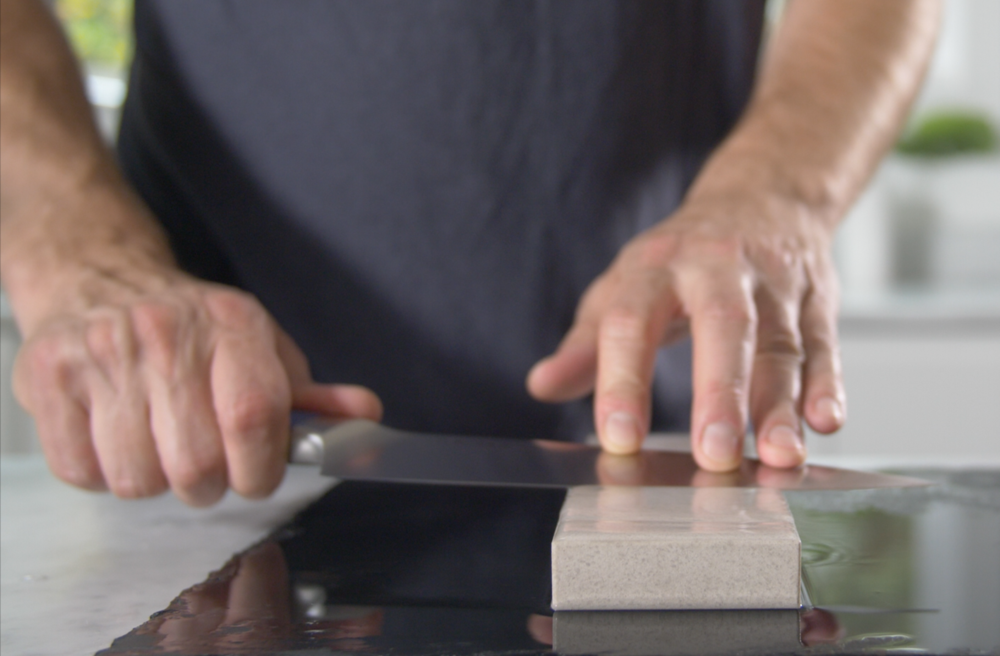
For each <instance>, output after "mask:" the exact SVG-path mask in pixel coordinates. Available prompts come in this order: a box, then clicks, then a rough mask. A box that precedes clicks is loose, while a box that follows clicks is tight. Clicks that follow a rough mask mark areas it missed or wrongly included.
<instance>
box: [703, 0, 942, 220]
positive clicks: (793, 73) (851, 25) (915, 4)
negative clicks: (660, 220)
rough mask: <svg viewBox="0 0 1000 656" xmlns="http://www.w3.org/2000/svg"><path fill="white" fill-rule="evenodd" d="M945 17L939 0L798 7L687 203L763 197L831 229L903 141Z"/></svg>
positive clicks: (843, 1)
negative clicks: (796, 207) (751, 194)
mask: <svg viewBox="0 0 1000 656" xmlns="http://www.w3.org/2000/svg"><path fill="white" fill-rule="evenodd" d="M939 13H940V5H939V3H938V2H937V0H880V1H878V2H872V1H870V0H792V2H790V4H789V6H788V9H787V11H786V14H785V17H784V20H783V22H782V25H781V27H780V29H779V31H778V33H777V34H776V35H775V39H774V41H773V42H772V43H771V44H770V48H769V50H768V52H767V54H766V59H765V61H764V65H763V68H762V71H761V76H760V80H759V82H758V84H757V88H756V90H755V93H754V96H753V98H752V100H751V103H750V106H749V108H748V109H747V112H746V114H745V116H744V118H743V120H742V121H741V123H740V125H739V126H738V127H737V129H736V130H734V132H733V134H732V135H731V136H730V138H729V139H728V140H727V141H726V142H725V143H724V144H723V145H722V146H721V147H720V148H719V149H718V151H717V152H716V153H715V154H714V155H713V157H712V158H711V160H710V161H709V163H708V164H707V165H706V166H705V168H704V169H703V171H702V174H701V175H700V176H699V179H698V180H697V181H696V183H695V185H694V187H693V188H692V191H691V195H690V197H691V198H698V197H699V196H701V195H713V194H727V193H733V192H734V191H736V190H740V189H747V188H754V189H761V190H765V191H767V192H774V193H776V194H778V195H779V196H781V197H782V198H784V199H789V200H791V201H792V202H794V203H797V204H801V205H802V206H803V207H805V208H806V209H807V210H808V211H809V212H810V214H811V215H812V216H813V217H816V218H818V219H819V220H821V221H823V222H825V223H826V224H827V225H828V226H829V227H831V229H832V227H833V226H834V225H835V224H836V222H837V221H839V219H840V218H841V216H842V215H843V214H844V212H845V211H846V210H847V208H848V207H849V206H850V204H851V203H852V202H853V201H854V199H855V198H856V196H857V195H858V193H860V190H861V189H862V188H863V187H864V184H865V182H866V181H867V180H868V178H869V176H870V175H871V173H872V171H873V170H874V168H875V166H876V165H877V163H878V161H879V160H880V159H881V157H882V156H883V155H884V154H885V152H886V150H887V149H888V148H889V147H890V146H891V144H892V143H893V141H894V139H895V138H896V135H897V134H898V132H899V129H900V127H901V125H902V122H903V120H904V119H905V116H906V112H907V109H908V108H909V106H910V104H911V102H912V100H913V98H914V97H915V95H916V93H917V91H918V90H919V86H920V82H921V80H922V78H923V75H924V72H925V70H926V68H927V64H928V61H929V59H930V55H931V52H932V50H933V44H934V39H935V36H936V33H937V27H938V22H939ZM737 193H739V192H738V191H737Z"/></svg>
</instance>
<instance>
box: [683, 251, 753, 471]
mask: <svg viewBox="0 0 1000 656" xmlns="http://www.w3.org/2000/svg"><path fill="white" fill-rule="evenodd" d="M751 285H752V280H751V278H750V276H749V274H747V273H746V272H745V271H743V270H738V269H737V270H734V269H732V267H730V266H719V267H717V268H716V269H715V270H714V271H712V270H708V271H703V272H702V275H699V276H692V277H691V278H690V279H684V278H682V280H681V288H682V290H683V293H682V295H683V296H684V297H685V298H687V299H690V302H689V303H688V304H687V305H688V307H689V314H690V316H691V335H692V358H693V366H692V368H693V387H694V404H693V408H692V420H691V429H692V430H691V435H692V452H693V454H694V457H695V460H696V461H697V462H698V464H699V466H701V467H702V468H704V469H707V470H709V471H715V472H724V471H731V470H733V469H736V468H737V467H738V466H739V464H740V460H741V459H742V453H743V433H744V429H745V427H746V424H747V411H748V408H747V395H748V388H749V380H750V370H751V360H752V357H753V351H754V345H755V343H756V326H757V316H756V310H755V308H754V305H753V303H752V302H751V298H752V294H751V288H752V287H751Z"/></svg>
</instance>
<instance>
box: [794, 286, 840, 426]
mask: <svg viewBox="0 0 1000 656" xmlns="http://www.w3.org/2000/svg"><path fill="white" fill-rule="evenodd" d="M836 307H837V303H836V300H835V298H833V297H832V295H831V294H830V293H828V292H824V291H822V290H820V289H816V288H814V289H813V290H812V291H811V292H810V293H809V294H808V295H807V296H806V298H805V301H804V302H803V306H802V338H803V347H804V349H805V355H806V364H805V391H804V397H803V398H804V403H803V406H804V407H803V410H804V412H803V414H804V415H805V417H806V421H807V422H808V423H809V425H810V426H811V427H812V428H813V430H815V431H816V432H818V433H824V434H826V433H833V432H834V431H836V430H839V429H840V427H841V426H843V425H844V421H845V419H846V417H847V411H846V407H847V404H846V395H845V393H844V379H843V375H842V373H841V364H840V349H839V347H838V346H837V344H838V342H837V311H836Z"/></svg>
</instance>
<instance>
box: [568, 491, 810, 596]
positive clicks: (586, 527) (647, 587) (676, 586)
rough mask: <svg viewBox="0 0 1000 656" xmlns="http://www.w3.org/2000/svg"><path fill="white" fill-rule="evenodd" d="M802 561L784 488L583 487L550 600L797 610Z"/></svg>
mask: <svg viewBox="0 0 1000 656" xmlns="http://www.w3.org/2000/svg"><path fill="white" fill-rule="evenodd" d="M800 559H801V542H800V540H799V535H798V533H797V532H796V530H795V523H794V521H793V519H792V514H791V512H790V511H789V509H788V504H787V503H786V502H785V499H784V497H783V496H782V494H781V492H779V491H778V490H771V489H761V488H721V487H715V488H690V487H604V486H583V487H576V488H571V489H570V490H569V492H568V494H567V495H566V501H565V503H564V504H563V508H562V512H561V514H560V516H559V524H558V526H557V527H556V531H555V535H554V536H553V539H552V608H553V609H554V610H558V611H565V610H670V609H765V608H769V609H780V608H798V607H799V590H800V584H799V572H800Z"/></svg>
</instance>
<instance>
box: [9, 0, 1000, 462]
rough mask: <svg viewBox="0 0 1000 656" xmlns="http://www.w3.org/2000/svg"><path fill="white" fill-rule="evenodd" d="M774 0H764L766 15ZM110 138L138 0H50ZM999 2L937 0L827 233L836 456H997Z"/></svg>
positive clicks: (773, 22) (25, 446)
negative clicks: (916, 86) (841, 418)
mask: <svg viewBox="0 0 1000 656" xmlns="http://www.w3.org/2000/svg"><path fill="white" fill-rule="evenodd" d="M783 5H784V3H783V2H781V1H779V0H771V2H770V4H769V8H768V21H769V28H770V29H774V28H775V27H777V26H778V24H779V22H780V15H781V10H782V7H783ZM53 7H54V9H55V10H56V12H57V13H58V15H59V17H60V18H61V19H62V21H63V23H64V25H65V27H66V30H67V33H68V34H69V37H70V40H71V42H72V44H73V46H74V48H75V49H76V50H77V52H78V54H79V55H80V57H81V59H82V60H83V62H84V66H83V69H84V70H83V73H84V76H85V80H86V88H87V93H88V95H89V97H90V100H91V102H92V104H93V105H94V111H95V117H96V119H97V121H98V124H99V126H100V128H101V130H102V132H103V133H104V134H105V136H106V137H107V138H108V139H109V141H110V140H112V139H113V135H114V133H115V131H116V126H117V119H118V109H119V107H120V106H121V103H122V101H123V99H124V97H125V92H126V77H127V67H128V61H129V58H130V52H131V40H130V39H131V36H130V32H131V29H130V21H131V10H132V0H56V2H54V3H53ZM997 71H1000V2H996V1H995V0H945V17H944V28H943V31H942V34H941V37H940V39H939V43H938V47H937V51H936V54H935V58H934V61H933V65H932V67H931V70H930V73H929V75H928V78H927V81H926V84H925V87H924V89H923V92H922V93H921V96H920V98H919V100H918V101H917V103H916V105H915V107H914V110H913V112H912V115H911V117H910V120H909V124H908V127H907V130H906V132H905V134H904V136H903V138H902V140H901V142H900V144H899V146H898V147H897V149H896V150H895V152H893V153H892V154H891V155H890V156H889V157H888V158H887V159H886V160H885V162H884V163H883V164H882V166H881V167H880V169H879V171H878V172H877V174H876V175H875V177H874V178H873V180H872V183H871V185H870V187H869V188H868V190H867V191H866V192H865V194H864V195H863V196H862V197H861V198H860V200H859V201H858V203H857V204H856V206H855V207H854V209H853V210H852V212H851V213H850V214H849V216H848V217H847V218H846V220H845V222H844V224H843V227H842V229H841V231H840V233H839V236H838V239H837V243H836V246H835V256H836V262H837V266H838V269H839V272H840V276H841V282H842V286H843V309H842V318H841V337H842V344H841V345H842V350H843V362H844V371H845V377H846V384H847V393H848V417H849V420H848V424H847V427H846V428H845V429H844V430H842V431H841V432H840V433H838V434H837V435H835V436H832V437H818V436H811V437H810V440H809V447H810V451H811V453H812V454H813V460H815V461H817V462H829V463H832V464H845V465H851V464H854V465H864V466H876V465H879V464H894V465H899V464H920V465H926V464H931V465H955V466H960V465H970V464H971V465H977V464H983V463H991V464H993V465H997V464H998V463H1000V152H998V144H997V136H996V135H997V130H998V127H997V126H1000V75H998V73H997ZM0 322H2V327H0V347H2V348H0V386H2V389H0V403H2V406H0V420H2V424H0V453H3V454H14V453H33V452H37V451H38V450H39V449H38V446H37V442H36V440H35V437H34V432H33V427H32V423H31V420H30V418H29V417H28V416H27V415H26V414H25V413H24V412H23V411H22V410H21V409H20V408H19V407H18V406H17V404H16V402H15V401H14V398H13V396H12V393H11V387H10V372H11V366H12V363H13V359H14V357H15V355H16V352H17V348H18V345H19V342H20V337H19V335H18V333H17V328H16V325H15V324H14V321H13V318H12V316H11V312H10V308H9V306H8V304H7V302H6V298H4V297H2V296H0Z"/></svg>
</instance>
